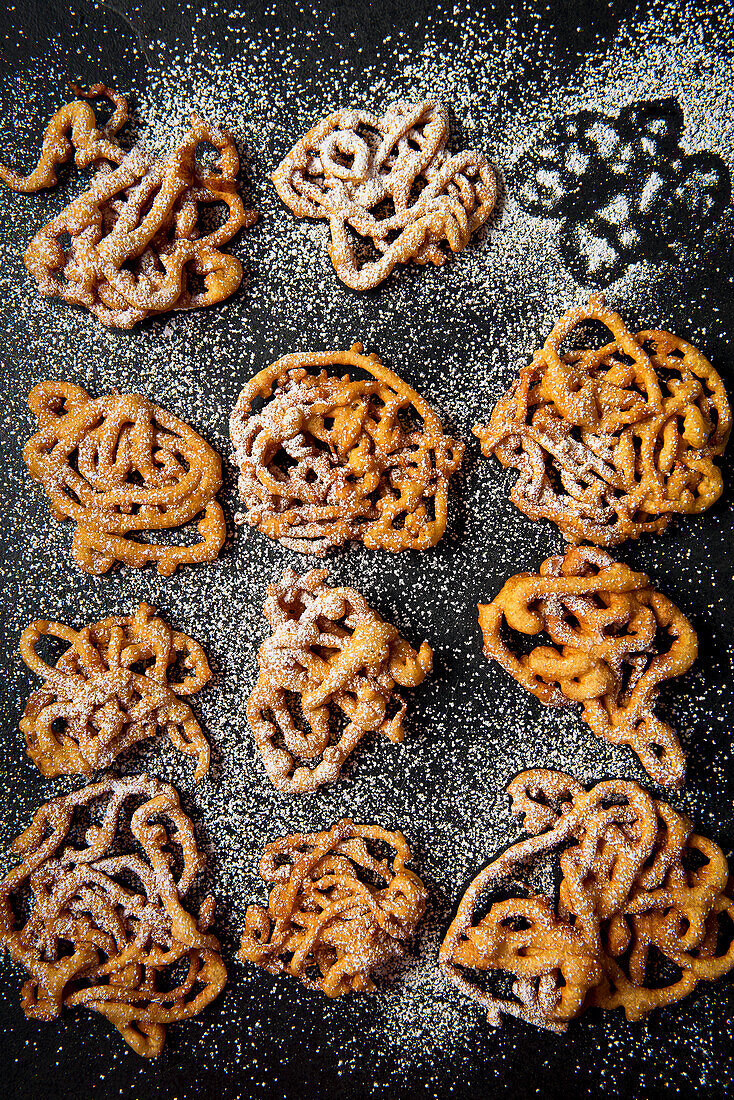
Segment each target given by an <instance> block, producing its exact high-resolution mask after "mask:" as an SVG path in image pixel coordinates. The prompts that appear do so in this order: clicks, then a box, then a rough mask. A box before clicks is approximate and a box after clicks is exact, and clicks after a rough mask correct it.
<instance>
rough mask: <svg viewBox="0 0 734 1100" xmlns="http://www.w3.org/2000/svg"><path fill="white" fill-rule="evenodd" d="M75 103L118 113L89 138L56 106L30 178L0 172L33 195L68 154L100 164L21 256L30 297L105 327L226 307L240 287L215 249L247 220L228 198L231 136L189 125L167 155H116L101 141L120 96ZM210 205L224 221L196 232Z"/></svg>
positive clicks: (110, 129) (88, 128) (100, 89)
mask: <svg viewBox="0 0 734 1100" xmlns="http://www.w3.org/2000/svg"><path fill="white" fill-rule="evenodd" d="M95 89H96V91H95ZM81 94H82V95H85V96H87V97H91V96H93V95H95V94H99V95H102V94H103V95H106V96H107V97H108V98H110V99H112V100H113V101H114V102H115V103H116V104H117V111H116V112H115V115H113V117H112V119H110V121H109V122H108V123H107V126H106V127H103V128H102V129H101V130H100V129H97V127H96V124H95V120H94V112H93V111H92V108H91V107H90V106H89V105H88V104H87V103H85V102H83V101H82V100H78V101H76V102H74V103H70V104H67V105H66V106H65V107H63V108H62V109H61V110H60V111H58V112H57V113H56V115H54V117H53V118H52V120H51V122H50V123H49V126H48V128H47V131H46V136H45V138H44V143H43V149H42V152H41V158H40V161H39V163H38V166H37V167H36V169H35V170H34V171H33V172H32V173H31V174H30V176H28V177H25V178H23V177H20V176H18V175H17V174H16V173H14V172H12V171H10V170H8V169H2V170H1V171H0V179H3V180H4V182H5V183H6V184H7V185H8V186H10V187H13V188H14V189H15V190H21V191H32V190H38V189H39V188H40V187H52V186H53V185H54V184H55V183H56V182H57V177H56V174H55V167H56V165H58V164H60V163H62V162H63V161H65V160H68V159H69V157H70V156H71V153H72V151H73V150H74V149H75V148H76V150H77V153H76V162H77V164H79V165H80V166H85V165H87V164H90V163H98V162H101V167H100V168H99V171H98V172H97V174H96V176H95V177H94V179H93V181H92V183H91V185H90V186H89V188H88V189H87V190H86V191H85V192H84V193H83V194H81V195H79V196H78V198H76V199H74V200H73V201H72V202H71V203H69V205H68V206H67V207H66V208H65V209H64V210H63V211H62V212H61V213H60V214H59V215H58V217H56V218H54V219H53V220H52V221H50V222H49V223H48V224H47V225H45V226H44V227H43V228H42V229H40V230H39V232H38V233H36V235H35V237H34V238H33V240H32V241H31V243H30V245H29V246H28V249H27V251H26V254H25V264H26V267H27V268H28V270H29V271H30V272H31V274H32V275H33V276H35V278H36V281H37V283H38V287H39V290H40V292H41V294H43V295H45V296H46V297H59V298H63V299H64V301H66V302H69V303H71V304H73V305H80V306H84V307H86V308H87V309H89V310H91V312H92V313H94V314H96V316H97V317H98V318H99V320H100V321H101V322H102V324H103V325H107V326H110V327H113V328H132V327H133V325H136V324H138V322H140V321H143V320H144V319H145V318H146V317H150V316H151V315H153V314H157V313H164V312H167V311H169V310H184V309H198V308H200V307H203V306H209V305H213V304H215V303H217V302H221V301H223V300H224V299H225V298H228V297H229V296H230V295H231V294H233V293H234V291H235V290H236V289H237V288H238V287H239V285H240V283H241V282H242V265H241V263H240V261H239V260H238V259H237V257H236V256H232V255H231V254H229V253H227V252H223V251H221V249H222V247H223V246H224V245H225V244H227V243H228V242H229V241H230V240H231V239H232V237H233V236H234V235H235V233H237V232H238V230H239V229H241V228H243V227H248V226H250V225H252V223H253V222H254V221H255V218H256V214H255V212H254V211H252V210H246V209H245V207H244V204H243V202H242V197H241V196H240V194H239V191H238V186H237V173H238V171H239V155H238V153H237V147H236V145H235V143H234V141H233V139H232V138H231V136H230V135H229V134H227V133H226V132H225V131H224V130H220V129H219V128H218V127H216V126H212V125H209V124H208V123H206V122H204V121H203V120H202V119H200V118H199V117H198V116H196V115H192V116H191V126H190V129H189V131H188V132H187V133H186V135H185V136H184V138H183V139H182V141H181V143H180V144H179V145H178V146H177V148H176V149H175V150H174V151H173V152H172V153H170V154H169V155H168V156H166V157H156V156H154V155H153V154H150V153H146V152H143V151H142V150H141V149H138V148H135V149H133V150H132V151H131V152H130V153H125V151H124V150H123V149H121V148H120V147H119V146H118V145H116V144H115V143H114V141H113V140H112V139H113V137H114V134H115V133H116V132H117V130H118V129H119V128H120V126H121V125H122V122H123V121H124V118H126V117H127V106H126V102H125V99H124V97H123V96H119V95H117V94H116V93H114V92H110V91H108V90H107V89H106V88H105V87H104V86H103V85H95V88H93V89H92V91H91V92H89V93H81ZM123 115H124V118H123ZM202 142H206V143H208V144H210V145H213V146H214V147H215V148H216V149H217V150H218V152H219V160H218V164H217V167H216V169H215V170H213V171H212V170H210V169H208V168H206V167H205V166H204V165H203V164H201V163H200V162H199V161H197V159H196V154H197V147H198V146H199V145H200V144H201V143H202ZM107 162H111V163H107ZM113 165H114V167H113ZM212 204H219V205H223V206H224V207H226V210H227V217H226V219H225V220H224V221H223V223H222V224H221V225H219V226H217V227H216V228H214V229H212V230H211V231H210V232H202V229H201V227H200V220H201V219H200V214H201V212H200V207H201V206H211V205H212ZM196 284H198V285H196Z"/></svg>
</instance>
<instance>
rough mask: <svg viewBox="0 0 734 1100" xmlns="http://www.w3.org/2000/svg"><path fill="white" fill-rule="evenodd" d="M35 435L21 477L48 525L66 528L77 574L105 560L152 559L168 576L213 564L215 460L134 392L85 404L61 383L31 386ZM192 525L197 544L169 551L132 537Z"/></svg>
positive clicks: (218, 532)
mask: <svg viewBox="0 0 734 1100" xmlns="http://www.w3.org/2000/svg"><path fill="white" fill-rule="evenodd" d="M28 405H29V407H30V409H31V410H32V411H33V412H34V413H35V415H36V417H37V418H38V432H37V434H36V435H34V436H32V437H31V439H29V440H28V442H27V443H26V445H25V447H24V448H23V460H24V462H25V464H26V466H27V467H28V470H29V472H30V475H31V477H32V478H33V479H34V480H35V481H38V482H40V483H41V485H42V486H43V488H44V489H45V491H46V493H47V495H48V497H49V499H50V501H51V514H52V516H53V517H54V519H57V520H63V519H65V518H68V519H72V520H74V522H75V523H76V528H75V531H74V541H73V550H72V552H73V556H74V561H75V562H76V563H77V565H78V566H79V568H80V569H83V570H84V571H85V572H86V573H96V574H100V573H106V572H107V571H108V570H109V569H110V568H111V567H112V566H113V565H114V564H115V562H117V561H119V562H123V563H124V564H125V565H129V566H132V567H134V568H139V567H141V566H144V565H146V564H147V563H148V562H154V563H155V564H156V566H157V567H158V572H159V573H160V574H161V575H162V576H164V577H168V576H170V575H171V574H172V573H173V572H175V570H176V567H177V566H178V565H181V564H184V563H192V562H200V561H214V559H215V558H216V557H217V555H218V553H219V551H220V550H221V548H222V546H223V545H224V540H225V538H226V536H227V527H226V523H225V520H224V513H223V511H222V507H221V505H220V504H219V502H218V501H217V500H216V499H215V495H216V493H217V491H218V490H219V489H220V487H221V484H222V460H221V459H220V457H219V455H218V454H217V453H216V451H214V450H213V449H212V448H211V447H210V446H209V444H208V443H207V442H206V441H205V440H204V439H202V437H201V436H200V435H198V433H197V432H195V431H194V430H193V428H190V427H189V425H188V424H185V423H184V422H183V421H182V420H179V419H177V417H175V416H172V415H171V413H169V412H167V411H166V410H165V409H161V408H159V407H158V406H157V405H154V404H153V403H152V402H150V401H148V400H147V398H145V397H141V396H140V395H138V394H132V393H128V394H120V393H111V394H109V395H108V396H106V397H97V398H92V397H90V396H89V394H88V393H87V392H86V390H83V389H82V388H81V386H76V385H74V384H72V383H71V382H41V383H40V384H39V385H37V386H35V387H34V388H33V390H31V393H30V395H29V397H28ZM200 513H203V515H202V516H201V519H200V520H199V522H198V523H197V530H198V532H199V534H200V536H201V541H199V542H197V543H194V544H193V545H183V546H173V545H167V544H163V543H161V544H155V543H149V542H142V541H139V540H136V539H134V538H132V537H131V536H132V535H133V534H136V533H139V532H143V531H160V530H166V529H168V528H171V527H180V526H181V525H182V524H185V523H188V522H189V521H190V520H193V519H195V518H196V517H197V516H198V515H199V514H200Z"/></svg>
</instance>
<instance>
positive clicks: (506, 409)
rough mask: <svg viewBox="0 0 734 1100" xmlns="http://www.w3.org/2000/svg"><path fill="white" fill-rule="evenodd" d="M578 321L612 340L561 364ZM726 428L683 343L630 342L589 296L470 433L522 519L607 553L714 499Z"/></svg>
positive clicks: (658, 337)
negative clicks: (509, 480) (508, 475)
mask: <svg viewBox="0 0 734 1100" xmlns="http://www.w3.org/2000/svg"><path fill="white" fill-rule="evenodd" d="M585 321H599V322H601V324H603V325H604V326H606V328H607V329H609V331H610V332H611V334H612V337H613V340H612V341H611V343H608V344H605V345H604V346H603V347H600V348H596V349H591V350H583V351H570V352H568V353H566V354H563V353H562V350H561V345H562V344H563V341H564V340H565V339H566V338H567V337H568V336H569V335H570V334H571V333H572V332H573V330H574V329H575V328H577V326H579V325H581V324H583V322H585ZM731 423H732V415H731V408H730V406H729V402H728V400H727V396H726V391H725V389H724V384H723V382H722V380H721V378H720V377H719V375H718V374H717V372H716V371H715V370H714V368H713V367H712V366H711V364H710V363H709V362H708V360H707V359H705V358H704V356H703V355H701V353H700V352H699V351H697V350H696V348H694V347H693V345H692V344H688V343H686V341H685V340H681V339H680V338H679V337H678V336H672V335H671V334H670V333H669V332H658V331H649V332H638V333H637V334H632V333H631V332H628V330H627V329H626V328H625V325H624V323H623V321H622V319H621V317H619V316H618V315H617V314H616V313H613V312H612V311H611V310H609V309H607V307H606V306H605V305H604V299H603V298H602V297H601V296H592V297H591V298H590V299H589V304H588V306H578V307H576V308H575V309H572V310H570V312H569V313H567V314H566V315H565V317H562V318H561V319H560V321H559V322H558V324H557V325H556V326H555V328H554V329H553V331H552V332H551V334H550V336H549V337H548V339H547V340H546V342H545V345H544V347H543V349H542V350H541V351H539V352H536V354H535V355H534V356H533V360H532V362H531V363H530V364H529V365H528V366H527V367H523V369H522V370H521V371H520V375H519V377H518V379H517V381H516V382H514V383H513V385H512V386H511V388H510V389H509V390H508V392H507V393H506V394H505V395H504V397H502V398H500V400H499V401H498V403H497V405H496V406H495V409H494V411H493V413H492V417H491V419H490V421H489V424H487V425H485V426H477V427H476V428H474V434H475V435H476V436H478V437H479V439H480V440H481V444H482V453H483V454H485V455H487V456H489V455H492V454H494V455H495V456H496V458H498V459H499V461H500V462H501V463H502V465H503V466H505V467H514V468H515V469H516V470H518V472H519V477H518V479H517V481H516V482H515V485H514V486H513V488H512V494H511V496H512V500H513V502H514V504H516V505H517V507H518V508H519V509H520V511H522V512H524V513H525V515H527V516H529V517H530V518H531V519H534V520H537V519H549V520H552V521H553V522H554V523H555V524H557V525H558V527H559V528H560V529H561V531H562V533H563V535H564V537H565V538H567V539H568V540H569V542H573V543H578V542H582V541H587V542H593V543H595V544H596V545H598V546H616V545H618V544H619V543H621V542H625V541H626V540H627V539H634V538H638V537H639V536H640V535H641V534H644V533H646V532H648V533H649V532H660V531H663V530H664V529H665V528H666V527H667V526H668V524H669V523H670V521H671V519H672V518H673V516H674V515H676V514H679V515H694V514H697V513H699V512H703V511H705V510H706V509H707V508H710V507H711V505H712V504H714V503H715V502H716V501H717V500H718V499H719V497H720V496H721V493H722V490H723V482H722V477H721V471H720V469H719V467H718V466H717V465H716V463H715V461H714V460H715V459H716V458H717V457H718V456H720V455H722V454H723V453H724V448H725V447H726V444H727V440H728V438H729V433H730V431H731Z"/></svg>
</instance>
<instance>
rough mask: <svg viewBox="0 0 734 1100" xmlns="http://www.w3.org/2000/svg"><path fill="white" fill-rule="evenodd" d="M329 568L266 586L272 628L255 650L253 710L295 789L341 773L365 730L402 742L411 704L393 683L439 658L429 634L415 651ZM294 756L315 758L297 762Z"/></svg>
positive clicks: (266, 759)
mask: <svg viewBox="0 0 734 1100" xmlns="http://www.w3.org/2000/svg"><path fill="white" fill-rule="evenodd" d="M328 575H329V574H328V572H327V570H326V569H312V570H311V571H310V572H309V573H305V574H304V575H303V576H302V577H299V576H298V574H297V573H295V572H294V571H293V570H292V569H286V571H285V572H284V574H283V579H282V580H281V581H280V582H278V583H277V584H270V585H268V589H267V591H268V597H267V599H266V601H265V607H264V614H265V617H266V618H267V620H268V622H269V623H270V626H271V627H272V631H273V633H272V635H271V637H270V638H268V639H267V640H266V641H265V642H263V644H262V646H261V647H260V652H259V653H258V660H259V662H260V673H259V676H258V679H257V683H256V685H255V687H254V689H253V691H252V694H251V695H250V698H249V700H248V702H247V719H248V721H249V723H250V726H251V728H252V732H253V734H254V735H255V741H256V743H257V747H258V749H259V750H260V754H261V756H262V758H263V763H264V764H265V770H266V771H267V773H268V776H269V778H270V780H271V782H272V783H273V785H274V786H275V787H277V788H278V790H280V791H285V792H287V793H289V794H304V793H306V792H309V791H315V790H316V789H317V788H318V787H321V786H323V784H324V783H331V782H333V781H334V780H335V779H337V778H338V777H339V773H340V771H341V768H342V765H343V763H344V761H345V760H346V758H347V756H348V755H349V754H350V752H352V750H353V749H354V748H356V746H357V745H358V744H359V742H360V741H361V740H362V738H363V737H364V736H365V734H366V733H369V732H372V731H378V732H379V733H383V734H384V735H385V736H386V737H388V738H389V739H390V740H391V741H393V742H399V741H402V740H403V737H404V732H403V717H404V715H405V710H406V704H405V702H404V701H403V699H402V698H401V696H400V693H399V692H398V690H397V688H398V686H400V687H415V686H417V685H418V684H420V683H422V682H423V680H424V679H425V677H426V675H427V674H428V673H429V672H430V671H431V665H432V661H433V652H432V650H431V647H430V646H429V645H428V644H427V643H426V642H423V643H422V644H421V647H420V649H419V650H418V652H416V651H415V650H414V649H413V648H412V647H411V646H410V645H409V644H408V643H407V642H406V641H405V639H404V638H401V637H400V634H399V633H398V631H397V630H396V629H395V627H394V626H390V625H389V624H388V623H386V622H385V621H384V619H382V618H381V617H380V616H379V615H378V614H377V612H376V611H373V610H372V608H371V607H369V606H368V605H367V603H366V602H365V600H364V597H363V596H361V595H360V593H359V592H356V591H355V590H354V589H353V588H332V587H330V586H329V585H328V584H326V583H325V581H326V578H327V577H328ZM340 725H341V727H342V728H341V730H340V729H339V727H340ZM296 757H300V758H301V759H303V760H305V761H311V760H316V759H318V763H317V764H316V766H315V767H313V768H310V767H309V766H308V764H302V765H297V763H296Z"/></svg>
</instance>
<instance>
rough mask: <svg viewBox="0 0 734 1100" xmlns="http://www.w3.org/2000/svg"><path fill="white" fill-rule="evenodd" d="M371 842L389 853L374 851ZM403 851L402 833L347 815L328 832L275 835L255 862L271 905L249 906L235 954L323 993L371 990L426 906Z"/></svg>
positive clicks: (406, 852) (407, 854)
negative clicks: (382, 855) (267, 887)
mask: <svg viewBox="0 0 734 1100" xmlns="http://www.w3.org/2000/svg"><path fill="white" fill-rule="evenodd" d="M374 842H378V843H379V844H382V845H387V846H388V847H390V848H392V849H393V850H394V854H390V855H388V856H387V857H386V858H384V859H380V858H379V856H375V855H373V854H372V852H371V851H370V847H374ZM409 859H410V849H409V848H408V845H407V843H406V840H405V837H404V836H403V834H402V833H397V832H396V833H390V832H387V830H385V829H380V828H378V827H377V826H376V825H354V824H353V823H352V822H351V821H349V820H348V819H347V818H345V819H344V820H342V821H339V822H338V823H337V824H336V825H334V826H333V827H332V828H331V829H330V830H329V831H328V832H323V833H303V834H296V835H294V836H287V837H283V838H281V839H280V840H274V841H271V843H270V844H267V845H266V846H265V852H264V855H263V857H262V860H261V862H260V874H261V876H262V878H263V880H264V881H265V882H267V883H272V884H273V887H272V889H271V891H270V897H269V899H268V905H267V908H264V907H263V906H262V905H250V906H248V908H247V913H246V915H245V931H244V933H243V935H242V942H241V946H240V950H239V952H238V958H240V959H241V960H242V961H243V962H251V963H255V964H256V965H257V966H262V967H263V968H264V969H265V970H269V971H270V973H271V974H290V975H292V976H293V977H294V978H299V979H300V981H302V982H303V984H304V985H307V986H309V987H310V988H311V989H320V990H322V992H324V993H326V994H327V996H329V997H338V996H340V995H341V994H342V993H351V992H360V993H365V992H366V993H371V992H373V991H374V990H375V988H376V987H375V984H374V982H373V980H372V975H373V972H374V971H375V970H376V969H377V968H378V967H382V966H384V965H385V963H387V962H390V961H391V960H392V959H396V958H400V957H402V956H403V955H404V954H405V943H406V941H407V940H408V939H409V938H410V937H411V936H412V935H413V933H414V932H415V929H416V926H417V924H418V922H419V921H420V919H421V917H422V916H423V913H424V911H425V908H426V898H427V896H428V895H427V892H426V889H425V887H424V885H423V883H422V882H421V880H420V879H419V878H418V876H417V875H415V874H414V873H413V872H412V871H410V870H408V868H407V867H406V866H405V863H406V862H407V860H409Z"/></svg>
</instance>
